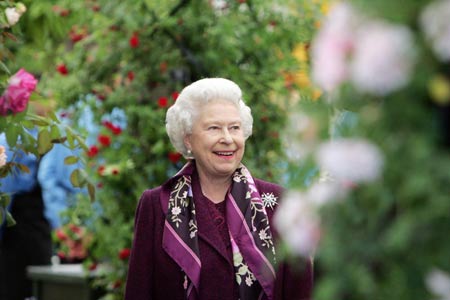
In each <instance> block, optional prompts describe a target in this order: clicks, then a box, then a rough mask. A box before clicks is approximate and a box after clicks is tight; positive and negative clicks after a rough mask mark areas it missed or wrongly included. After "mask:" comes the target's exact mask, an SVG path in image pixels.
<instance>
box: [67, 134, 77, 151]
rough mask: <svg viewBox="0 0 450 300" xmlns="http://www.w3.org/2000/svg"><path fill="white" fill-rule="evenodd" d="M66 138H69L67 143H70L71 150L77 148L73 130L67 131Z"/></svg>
mask: <svg viewBox="0 0 450 300" xmlns="http://www.w3.org/2000/svg"><path fill="white" fill-rule="evenodd" d="M66 137H67V142H68V143H69V147H70V149H73V148H75V143H74V138H75V137H76V136H74V134H73V132H72V130H66Z"/></svg>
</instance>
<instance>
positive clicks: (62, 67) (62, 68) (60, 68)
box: [56, 64, 69, 75]
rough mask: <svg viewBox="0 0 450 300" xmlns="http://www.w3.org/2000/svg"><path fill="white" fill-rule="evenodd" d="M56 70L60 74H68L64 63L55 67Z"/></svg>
mask: <svg viewBox="0 0 450 300" xmlns="http://www.w3.org/2000/svg"><path fill="white" fill-rule="evenodd" d="M56 70H57V71H58V72H59V73H60V74H61V75H67V74H69V71H68V70H67V67H66V65H65V64H60V65H58V66H57V67H56Z"/></svg>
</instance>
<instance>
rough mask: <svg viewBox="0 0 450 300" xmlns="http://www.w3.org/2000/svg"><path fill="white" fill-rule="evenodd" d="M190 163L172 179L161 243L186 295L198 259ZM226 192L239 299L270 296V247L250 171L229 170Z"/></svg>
mask: <svg viewBox="0 0 450 300" xmlns="http://www.w3.org/2000/svg"><path fill="white" fill-rule="evenodd" d="M194 170H195V163H193V162H188V163H187V164H186V165H185V166H184V167H183V168H182V169H181V170H180V171H179V172H178V173H177V174H176V175H175V176H174V178H173V179H172V181H173V182H174V185H173V188H172V191H171V193H170V197H169V203H168V209H167V214H166V222H165V226H164V234H163V248H164V249H165V251H166V252H167V253H168V254H169V255H170V256H171V257H172V259H173V260H174V261H175V262H177V264H178V265H179V266H180V267H181V268H182V269H183V270H184V272H185V274H186V276H185V278H186V281H185V283H184V288H185V290H186V298H187V299H188V300H195V299H198V292H197V291H198V289H199V282H200V270H201V267H202V266H201V261H200V256H199V248H198V236H197V221H196V218H195V205H194V201H193V195H192V183H191V179H192V174H193V172H194ZM232 179H233V183H232V186H231V189H230V191H229V192H228V193H227V195H226V198H225V201H227V204H226V207H227V208H226V219H227V224H228V230H229V234H230V241H231V245H232V249H233V264H234V268H235V273H236V276H235V277H236V282H237V284H238V286H239V295H240V299H241V300H253V299H255V300H256V299H258V300H259V299H268V300H270V299H273V286H274V280H275V270H274V268H273V264H274V263H275V248H274V245H273V240H272V234H271V231H270V225H269V221H268V217H267V214H266V210H265V207H264V204H263V202H262V200H261V196H260V194H259V192H258V190H257V189H256V186H255V182H254V180H253V178H252V176H251V175H250V172H249V171H248V170H247V168H246V167H245V166H243V165H240V166H239V168H238V169H237V170H236V171H235V172H234V174H233V176H232Z"/></svg>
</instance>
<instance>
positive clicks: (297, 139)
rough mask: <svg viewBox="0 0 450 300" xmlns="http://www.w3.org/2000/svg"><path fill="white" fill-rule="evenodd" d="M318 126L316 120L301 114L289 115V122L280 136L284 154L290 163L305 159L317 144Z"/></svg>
mask: <svg viewBox="0 0 450 300" xmlns="http://www.w3.org/2000/svg"><path fill="white" fill-rule="evenodd" d="M318 127H319V126H318V125H317V123H316V120H314V119H313V118H311V117H309V116H307V115H306V114H304V113H301V112H294V113H292V114H290V115H289V121H288V124H287V127H286V130H285V131H284V133H283V135H282V139H283V143H284V146H285V147H284V148H285V153H286V155H287V156H288V158H289V159H290V160H291V161H299V160H302V159H304V158H305V156H307V155H308V154H309V153H310V152H311V151H312V150H314V146H315V144H316V143H317V139H318V134H319V133H318V131H319V128H318Z"/></svg>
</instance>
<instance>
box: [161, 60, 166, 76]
mask: <svg viewBox="0 0 450 300" xmlns="http://www.w3.org/2000/svg"><path fill="white" fill-rule="evenodd" d="M159 71H160V72H161V73H165V72H166V71H167V62H165V61H163V62H162V63H161V64H159Z"/></svg>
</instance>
